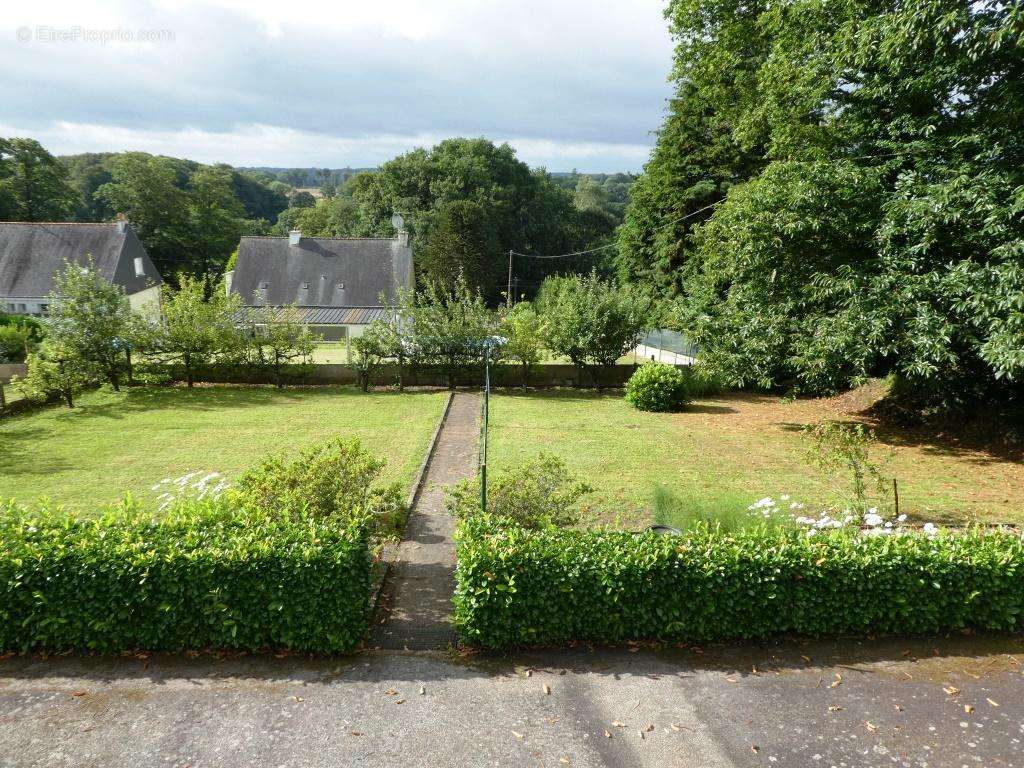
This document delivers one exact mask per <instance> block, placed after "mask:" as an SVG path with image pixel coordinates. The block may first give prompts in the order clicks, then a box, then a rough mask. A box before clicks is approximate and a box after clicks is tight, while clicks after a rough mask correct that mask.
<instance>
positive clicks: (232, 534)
mask: <svg viewBox="0 0 1024 768" xmlns="http://www.w3.org/2000/svg"><path fill="white" fill-rule="evenodd" d="M231 499H232V497H231V494H225V495H223V496H222V497H221V498H220V499H211V498H207V499H204V500H203V501H186V502H182V503H179V504H177V505H175V506H173V507H172V508H171V509H170V510H169V512H168V514H167V515H166V516H165V517H164V518H162V519H160V520H158V521H154V520H153V519H152V518H151V517H148V516H146V515H143V514H142V513H141V512H140V511H139V510H138V509H137V508H134V507H132V506H131V505H122V506H121V507H120V508H117V509H112V510H110V512H111V514H106V515H102V516H100V517H95V518H88V517H69V516H68V515H66V514H64V513H62V511H61V510H59V509H50V508H48V507H45V506H43V507H38V508H33V509H28V508H24V507H20V506H17V505H7V506H5V505H4V504H0V650H19V651H25V650H32V649H48V650H65V649H67V650H70V649H89V650H96V651H102V652H117V651H123V650H128V649H139V648H145V649H149V650H168V651H177V650H181V649H185V648H204V647H208V646H212V647H218V648H238V649H247V650H257V649H260V648H264V647H280V648H291V649H295V650H304V651H321V652H348V651H351V650H353V649H354V648H355V647H356V646H357V645H358V644H359V643H360V641H361V640H362V638H363V636H364V634H365V632H366V629H367V621H368V616H367V613H368V610H367V603H368V596H369V591H370V554H369V547H368V543H367V538H366V532H365V529H364V528H363V527H361V526H359V525H357V524H349V525H339V524H338V521H337V520H336V519H332V520H324V519H317V518H307V519H289V518H282V517H273V516H268V515H265V514H262V513H260V512H258V511H252V510H247V509H244V508H240V507H238V506H236V505H234V504H233V503H232V500H231Z"/></svg>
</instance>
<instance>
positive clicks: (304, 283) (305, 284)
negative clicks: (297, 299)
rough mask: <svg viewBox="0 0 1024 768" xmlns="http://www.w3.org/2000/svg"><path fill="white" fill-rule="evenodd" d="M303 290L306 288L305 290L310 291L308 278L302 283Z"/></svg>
mask: <svg viewBox="0 0 1024 768" xmlns="http://www.w3.org/2000/svg"><path fill="white" fill-rule="evenodd" d="M302 290H304V291H308V290H309V281H308V280H307V281H305V282H303V283H302Z"/></svg>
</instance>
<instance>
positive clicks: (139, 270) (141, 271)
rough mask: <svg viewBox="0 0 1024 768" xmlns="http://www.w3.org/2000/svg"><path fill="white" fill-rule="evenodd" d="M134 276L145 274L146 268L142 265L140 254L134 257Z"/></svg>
mask: <svg viewBox="0 0 1024 768" xmlns="http://www.w3.org/2000/svg"><path fill="white" fill-rule="evenodd" d="M135 276H136V277H145V276H146V268H145V267H143V266H142V257H141V256H137V257H136V258H135Z"/></svg>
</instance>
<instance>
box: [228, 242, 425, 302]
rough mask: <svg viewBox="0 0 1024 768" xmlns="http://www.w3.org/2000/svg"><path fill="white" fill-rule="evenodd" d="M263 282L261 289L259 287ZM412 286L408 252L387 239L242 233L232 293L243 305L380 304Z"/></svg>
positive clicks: (232, 280)
mask: <svg viewBox="0 0 1024 768" xmlns="http://www.w3.org/2000/svg"><path fill="white" fill-rule="evenodd" d="M264 285H265V287H264ZM411 285H412V251H411V249H410V248H409V246H408V245H404V244H402V243H401V242H400V241H399V240H397V239H390V238H352V239H341V238H322V237H303V238H301V239H300V241H299V243H298V245H290V244H289V240H288V238H287V237H243V238H242V239H241V242H240V243H239V245H238V259H237V260H236V263H235V269H234V273H233V274H232V277H231V291H232V293H237V294H239V295H240V296H241V297H242V301H243V302H244V303H245V304H253V303H255V300H254V298H253V297H254V294H255V292H256V291H260V293H261V295H262V296H263V299H262V302H261V303H266V304H270V305H284V304H295V305H298V306H300V307H317V308H320V309H324V308H332V307H334V308H338V307H379V306H381V300H380V296H381V295H382V294H383V296H384V299H385V302H390V301H391V300H393V299H394V297H395V293H396V289H397V288H398V287H411Z"/></svg>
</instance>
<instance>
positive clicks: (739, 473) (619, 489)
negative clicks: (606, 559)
mask: <svg viewBox="0 0 1024 768" xmlns="http://www.w3.org/2000/svg"><path fill="white" fill-rule="evenodd" d="M836 416H837V414H836V412H835V404H834V403H833V402H832V401H828V400H820V401H817V400H797V401H793V402H789V403H785V402H783V401H781V400H780V399H779V398H777V397H771V396H768V395H757V394H747V393H732V394H727V395H723V396H720V397H714V398H704V399H699V400H697V401H696V402H694V403H693V404H692V406H691V407H689V408H687V410H685V411H684V412H682V413H675V414H654V413H644V412H641V411H638V410H636V409H634V408H632V407H631V406H629V405H628V404H626V403H625V402H624V401H623V400H622V397H621V395H620V394H613V393H608V394H601V395H599V394H595V393H587V392H576V391H563V390H557V391H552V392H549V393H543V392H541V393H530V394H527V395H521V394H511V393H510V394H501V395H497V396H495V397H494V398H493V399H492V405H491V417H490V418H491V441H490V457H489V467H490V469H491V471H492V472H496V473H500V472H501V470H502V468H503V467H508V466H512V465H513V464H515V463H518V462H520V461H523V460H525V459H527V458H529V457H532V456H535V455H536V454H537V453H539V452H541V451H544V452H547V453H552V454H555V455H557V456H559V457H561V458H562V459H563V460H565V462H566V463H567V465H568V466H569V467H570V468H571V469H572V470H574V471H575V472H576V473H577V474H578V475H579V476H580V477H581V478H582V479H583V480H585V481H587V482H588V483H590V484H591V485H592V486H593V487H594V488H595V490H596V493H595V494H594V495H593V496H592V506H593V508H594V519H595V520H599V521H605V522H616V521H617V522H619V523H620V524H623V525H626V526H627V527H635V526H638V525H643V524H646V523H650V522H652V521H655V520H656V521H657V522H660V523H664V524H669V525H673V524H681V525H682V526H683V527H685V526H686V525H688V524H689V523H688V522H687V519H688V518H717V517H720V516H729V515H735V514H736V513H742V511H743V510H745V509H746V507H747V506H748V505H750V504H751V503H752V502H754V501H756V500H757V499H759V498H762V497H764V496H773V497H774V498H776V499H777V498H778V497H779V496H780V495H782V494H789V495H790V496H791V497H792V499H793V500H795V501H800V502H804V503H806V504H807V506H808V508H810V507H812V506H816V505H821V506H824V505H841V504H843V502H844V501H845V500H846V498H847V494H846V491H845V489H844V481H843V480H842V479H835V478H832V477H828V476H823V475H822V474H821V472H820V471H818V470H817V469H816V468H814V467H813V466H811V465H810V464H809V463H808V461H807V443H806V442H805V439H804V438H803V437H802V436H801V435H800V432H799V430H800V428H801V426H802V425H803V424H806V423H809V422H812V421H816V420H818V419H821V418H835V417H836ZM843 418H846V416H843ZM890 454H891V456H890ZM886 456H889V458H888V459H887V461H888V470H887V472H888V475H889V476H895V477H897V478H898V480H899V486H900V510H901V512H906V513H908V514H910V515H911V517H912V518H913V519H916V520H918V521H922V522H924V521H934V522H936V523H941V522H947V523H949V522H963V521H969V520H972V519H978V520H984V521H1006V522H1024V465H1022V464H1021V463H1020V462H1019V461H1016V462H1015V461H1011V460H1009V459H1005V458H999V457H997V456H992V455H989V454H984V453H977V452H972V451H964V450H959V449H956V448H954V447H951V446H947V445H943V444H942V443H935V442H920V441H915V440H914V439H913V436H911V435H900V434H886V435H885V436H884V439H883V444H882V446H881V447H880V449H879V458H880V459H884V458H885V457H886ZM658 488H666V489H669V490H670V491H671V492H672V496H673V497H674V501H672V503H671V504H670V503H667V502H664V501H663V502H662V503H661V505H660V507H661V510H660V511H659V513H658V514H657V515H655V514H654V513H655V510H654V504H653V500H654V496H655V492H656V489H658ZM881 500H882V501H887V500H888V498H887V497H883V498H882V499H881ZM673 505H674V506H675V508H677V509H686V510H689V512H688V513H687V514H686V515H682V516H680V514H679V513H675V514H673V513H671V508H672V507H673Z"/></svg>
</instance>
